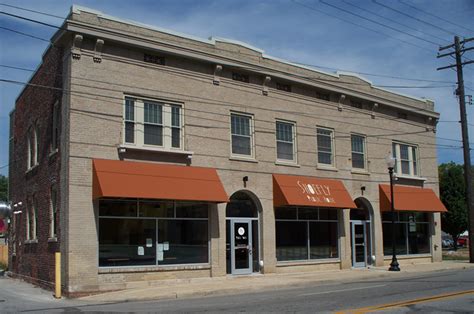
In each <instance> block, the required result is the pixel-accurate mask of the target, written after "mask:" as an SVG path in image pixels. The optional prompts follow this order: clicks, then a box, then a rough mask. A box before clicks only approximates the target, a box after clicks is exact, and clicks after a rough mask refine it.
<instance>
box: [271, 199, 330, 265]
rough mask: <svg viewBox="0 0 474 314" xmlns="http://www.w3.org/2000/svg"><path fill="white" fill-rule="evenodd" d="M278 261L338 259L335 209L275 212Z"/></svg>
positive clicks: (300, 209) (281, 210)
mask: <svg viewBox="0 0 474 314" xmlns="http://www.w3.org/2000/svg"><path fill="white" fill-rule="evenodd" d="M275 218H276V255H277V261H295V260H313V259H326V258H338V257H339V241H338V220H337V210H336V209H325V208H314V207H298V208H297V207H282V208H276V209H275Z"/></svg>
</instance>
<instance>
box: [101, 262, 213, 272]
mask: <svg viewBox="0 0 474 314" xmlns="http://www.w3.org/2000/svg"><path fill="white" fill-rule="evenodd" d="M202 269H211V265H210V264H189V265H162V266H158V265H149V266H107V267H99V274H114V273H140V272H158V271H174V270H202Z"/></svg>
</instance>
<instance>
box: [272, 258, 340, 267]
mask: <svg viewBox="0 0 474 314" xmlns="http://www.w3.org/2000/svg"><path fill="white" fill-rule="evenodd" d="M340 262H341V260H340V259H339V258H324V259H318V260H300V261H287V262H283V261H282V262H277V264H276V266H277V267H289V266H306V265H319V264H334V263H340Z"/></svg>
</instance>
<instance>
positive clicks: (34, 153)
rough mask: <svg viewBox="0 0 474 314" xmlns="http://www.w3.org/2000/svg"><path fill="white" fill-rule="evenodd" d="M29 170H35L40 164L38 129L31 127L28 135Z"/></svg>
mask: <svg viewBox="0 0 474 314" xmlns="http://www.w3.org/2000/svg"><path fill="white" fill-rule="evenodd" d="M26 142H27V160H26V163H27V170H29V169H31V168H33V167H34V166H36V165H37V164H38V151H39V141H38V128H37V127H36V126H34V127H31V128H30V130H29V131H28V133H27V139H26Z"/></svg>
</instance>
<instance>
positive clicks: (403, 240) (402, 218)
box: [382, 212, 431, 256]
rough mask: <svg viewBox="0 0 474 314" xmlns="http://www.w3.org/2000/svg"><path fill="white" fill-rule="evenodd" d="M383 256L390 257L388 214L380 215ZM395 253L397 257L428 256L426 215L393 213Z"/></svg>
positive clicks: (428, 238)
mask: <svg viewBox="0 0 474 314" xmlns="http://www.w3.org/2000/svg"><path fill="white" fill-rule="evenodd" d="M382 220H383V223H382V228H383V245H384V254H385V255H386V256H389V255H392V216H391V213H390V212H386V213H383V215H382ZM395 223H396V247H395V249H396V253H397V255H408V254H429V253H430V252H431V251H430V231H429V229H430V228H429V226H430V224H429V217H428V215H427V214H426V213H420V212H413V213H412V212H404V213H395Z"/></svg>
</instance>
